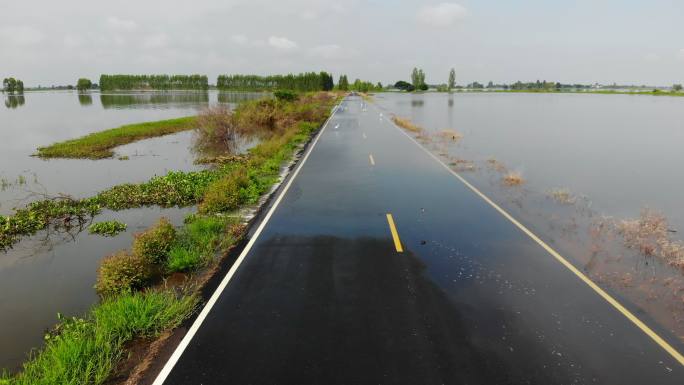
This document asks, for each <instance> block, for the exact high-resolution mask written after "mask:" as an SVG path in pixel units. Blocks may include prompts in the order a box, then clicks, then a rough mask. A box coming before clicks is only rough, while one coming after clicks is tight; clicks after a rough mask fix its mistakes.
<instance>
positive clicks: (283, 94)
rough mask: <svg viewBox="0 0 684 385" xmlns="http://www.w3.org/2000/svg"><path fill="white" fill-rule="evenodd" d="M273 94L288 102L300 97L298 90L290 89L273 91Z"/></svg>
mask: <svg viewBox="0 0 684 385" xmlns="http://www.w3.org/2000/svg"><path fill="white" fill-rule="evenodd" d="M273 96H275V97H276V99H278V100H284V101H286V102H292V101H295V100H297V99H298V98H299V96H298V95H297V93H296V92H294V91H290V90H277V91H273Z"/></svg>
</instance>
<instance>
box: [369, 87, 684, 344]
mask: <svg viewBox="0 0 684 385" xmlns="http://www.w3.org/2000/svg"><path fill="white" fill-rule="evenodd" d="M374 100H375V102H376V104H377V105H378V107H379V108H380V109H381V110H382V111H383V113H384V114H385V115H387V116H390V117H391V116H395V117H397V118H399V119H400V120H399V121H397V123H399V124H401V123H403V124H404V125H405V126H406V127H405V129H406V131H407V132H410V133H411V135H412V136H413V137H414V138H416V139H417V140H418V141H419V142H420V143H422V144H423V145H424V146H426V147H427V148H428V149H430V150H431V152H433V153H434V154H436V155H438V156H439V157H440V158H441V159H442V160H443V161H444V163H446V164H448V165H449V166H450V168H451V169H453V170H454V171H456V172H459V173H460V174H461V175H462V176H463V177H465V178H466V179H467V180H468V181H470V182H471V183H473V184H474V185H475V186H476V187H477V188H478V189H480V190H482V191H483V192H484V193H485V194H487V195H489V196H491V197H492V198H493V199H494V200H495V201H496V202H497V203H499V204H501V205H502V206H503V207H504V208H505V209H506V210H508V211H509V212H511V213H512V214H513V215H514V216H515V217H516V218H519V219H520V220H522V222H523V223H525V225H527V226H528V227H530V228H531V229H532V230H533V231H535V232H537V233H538V234H540V235H541V236H542V238H543V239H544V240H545V241H547V242H548V243H549V244H551V245H552V246H553V247H554V248H556V249H558V250H559V251H560V252H561V253H562V254H564V255H565V256H567V257H570V258H571V259H572V260H573V261H574V262H575V263H576V265H577V266H579V267H581V268H582V270H583V271H585V272H587V273H588V274H589V275H590V276H591V277H592V278H593V279H594V280H596V281H598V282H600V283H601V284H602V285H603V286H604V287H606V288H607V289H608V290H610V291H612V292H613V293H614V294H615V295H617V296H618V297H621V298H626V299H628V300H629V301H630V302H631V303H632V306H633V308H634V310H635V311H636V312H638V313H639V314H642V315H643V316H644V318H646V319H654V320H655V322H656V323H657V324H659V325H660V326H661V327H662V328H663V329H666V330H667V331H668V332H670V333H672V334H673V335H675V336H677V337H679V338H680V339H681V340H684V279H683V278H682V277H683V274H684V270H683V269H682V266H684V244H682V242H681V240H682V239H683V238H684V205H683V204H682V197H683V196H684V179H682V178H681V175H682V169H681V167H682V165H684V152H682V150H681V144H682V143H684V100H682V99H681V98H652V97H639V96H629V95H578V94H504V93H454V94H451V95H449V94H446V93H425V94H398V93H397V94H393V93H383V94H377V95H375V96H374ZM401 119H404V120H405V121H404V122H402V121H401ZM411 123H412V124H413V125H415V127H412V126H411Z"/></svg>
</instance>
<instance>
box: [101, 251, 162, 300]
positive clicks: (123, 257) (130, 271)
mask: <svg viewBox="0 0 684 385" xmlns="http://www.w3.org/2000/svg"><path fill="white" fill-rule="evenodd" d="M151 278H152V265H151V264H150V263H149V261H148V260H147V259H146V258H144V257H141V256H139V255H136V254H131V253H129V252H127V251H120V252H118V253H116V254H113V255H110V256H109V257H106V258H105V259H103V260H102V262H101V263H100V268H99V269H98V271H97V283H96V284H95V290H97V292H98V294H100V295H102V296H111V295H114V294H118V293H122V292H129V291H131V290H137V289H140V288H142V287H143V286H145V284H146V283H147V282H149V281H150V279H151Z"/></svg>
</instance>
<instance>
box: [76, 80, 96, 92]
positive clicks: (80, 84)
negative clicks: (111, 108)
mask: <svg viewBox="0 0 684 385" xmlns="http://www.w3.org/2000/svg"><path fill="white" fill-rule="evenodd" d="M92 87H93V82H91V81H90V79H86V78H80V79H78V81H77V82H76V89H78V90H79V91H86V90H89V89H91V88H92Z"/></svg>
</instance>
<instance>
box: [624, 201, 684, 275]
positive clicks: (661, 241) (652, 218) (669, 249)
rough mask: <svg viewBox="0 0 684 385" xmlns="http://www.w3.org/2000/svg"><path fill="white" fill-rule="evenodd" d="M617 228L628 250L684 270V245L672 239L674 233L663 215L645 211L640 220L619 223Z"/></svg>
mask: <svg viewBox="0 0 684 385" xmlns="http://www.w3.org/2000/svg"><path fill="white" fill-rule="evenodd" d="M616 228H617V231H618V233H619V234H620V235H622V238H623V241H624V243H625V245H626V246H627V247H628V248H630V249H635V250H637V251H639V253H641V254H642V255H644V256H647V257H658V258H660V259H662V260H663V261H665V262H666V263H667V264H669V265H671V266H674V267H677V268H679V269H683V270H684V243H682V242H681V241H674V240H672V239H670V233H671V232H673V231H672V230H671V229H670V228H669V226H668V222H667V219H666V218H665V216H664V215H663V214H662V213H660V212H658V211H655V210H650V209H643V210H642V211H641V215H640V216H639V218H637V219H633V220H623V221H619V222H617V223H616Z"/></svg>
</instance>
